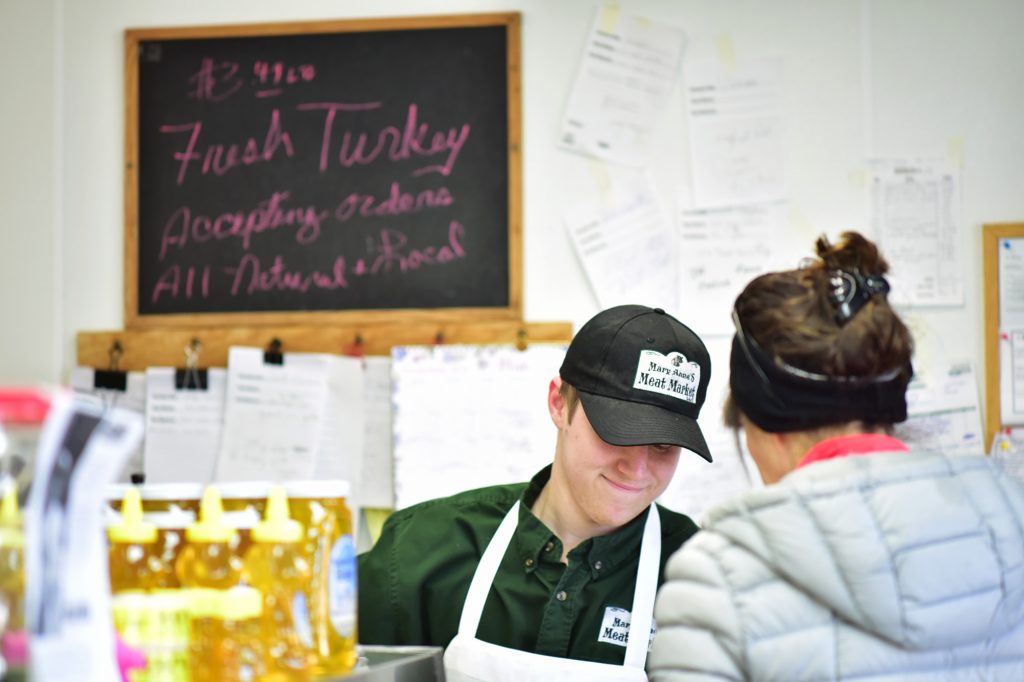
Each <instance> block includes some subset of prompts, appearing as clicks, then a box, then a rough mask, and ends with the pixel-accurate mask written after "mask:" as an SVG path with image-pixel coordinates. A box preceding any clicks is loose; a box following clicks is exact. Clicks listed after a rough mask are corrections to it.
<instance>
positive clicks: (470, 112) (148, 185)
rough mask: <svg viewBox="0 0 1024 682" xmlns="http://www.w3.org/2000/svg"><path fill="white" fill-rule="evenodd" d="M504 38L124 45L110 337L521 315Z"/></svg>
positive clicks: (168, 32)
mask: <svg viewBox="0 0 1024 682" xmlns="http://www.w3.org/2000/svg"><path fill="white" fill-rule="evenodd" d="M518 31H519V16H518V14H493V15H465V16H448V17H415V18H406V19H379V20H363V21H352V22H317V23H305V24H272V25H271V24H268V25H250V26H220V27H194V28H168V29H142V30H129V31H127V32H126V84H127V85H126V91H127V92H126V95H127V99H126V104H127V109H128V115H127V118H128V121H127V125H126V130H127V143H126V156H127V159H126V160H127V163H126V192H125V204H126V220H125V223H126V229H125V234H126V239H125V249H126V254H125V262H126V278H125V280H126V295H125V300H126V316H125V318H126V325H127V326H129V327H145V326H164V325H169V326H175V325H177V324H180V325H196V324H205V325H221V324H238V323H257V324H259V323H268V324H269V323H288V322H301V323H308V322H310V321H311V320H317V319H318V318H322V319H323V320H324V321H328V320H330V319H333V318H338V319H340V320H343V321H352V320H368V321H374V320H377V319H381V320H383V319H387V320H389V321H394V319H395V315H396V314H397V313H401V314H406V315H411V316H413V317H416V318H421V319H422V318H427V319H455V320H458V319H474V320H479V319H519V318H521V308H522V305H521V272H520V270H521V226H520V225H519V220H520V215H521V208H520V205H519V204H520V202H521V190H520V182H521V180H520V177H519V176H520V160H519V121H520V115H519V67H518V64H519V33H518Z"/></svg>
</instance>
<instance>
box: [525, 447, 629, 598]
mask: <svg viewBox="0 0 1024 682" xmlns="http://www.w3.org/2000/svg"><path fill="white" fill-rule="evenodd" d="M550 479H551V465H550V464H549V465H548V466H546V467H544V468H543V469H541V470H540V471H539V472H537V474H536V475H535V476H534V477H533V478H532V479H531V480H530V483H529V485H527V487H526V490H525V491H524V492H523V496H522V497H521V498H520V504H519V526H518V528H517V529H516V534H515V543H516V551H517V552H518V554H519V558H520V561H521V563H522V566H523V567H524V569H525V570H526V572H527V573H532V572H533V571H535V570H536V569H537V566H538V564H539V563H540V562H541V561H545V562H552V563H560V562H561V560H562V541H561V540H559V539H558V537H557V536H556V535H555V534H554V533H553V532H551V530H550V529H549V528H548V527H547V526H545V525H544V523H543V522H541V520H540V519H538V518H537V517H536V516H535V515H534V514H533V512H532V511H531V509H532V508H533V505H534V503H535V502H536V501H537V498H538V497H539V496H540V493H541V491H542V490H544V486H545V485H547V483H548V481H549V480H550ZM646 519H647V512H646V511H644V512H643V513H641V514H640V515H638V516H637V517H636V518H635V519H633V520H632V521H630V522H629V523H627V524H626V525H625V526H623V527H622V528H620V529H619V530H617V531H614V532H612V533H609V534H608V535H600V536H597V537H593V538H590V539H589V540H585V541H584V542H582V543H580V544H579V545H578V546H577V547H575V548H574V549H573V550H572V551H571V552H569V558H570V560H572V561H583V562H586V563H587V564H588V566H589V567H590V572H591V574H592V576H593V577H594V578H595V579H596V578H598V577H600V576H602V575H608V574H609V573H610V572H611V569H613V568H614V567H615V566H617V565H618V564H621V563H623V562H625V561H627V560H630V559H635V558H636V557H637V556H639V549H640V542H641V540H642V539H643V530H644V521H645V520H646Z"/></svg>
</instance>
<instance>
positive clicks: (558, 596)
mask: <svg viewBox="0 0 1024 682" xmlns="http://www.w3.org/2000/svg"><path fill="white" fill-rule="evenodd" d="M568 598H569V595H567V594H566V593H565V590H562V591H560V592H559V593H558V594H556V595H555V599H557V600H558V601H565V600H566V599H568Z"/></svg>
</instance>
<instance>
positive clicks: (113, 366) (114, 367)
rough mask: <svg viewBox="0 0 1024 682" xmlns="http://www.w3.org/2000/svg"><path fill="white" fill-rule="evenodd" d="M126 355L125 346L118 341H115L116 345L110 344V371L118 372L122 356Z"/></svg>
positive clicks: (108, 353)
mask: <svg viewBox="0 0 1024 682" xmlns="http://www.w3.org/2000/svg"><path fill="white" fill-rule="evenodd" d="M122 355H124V346H122V345H121V342H120V341H118V340H117V339H114V343H112V344H110V350H109V351H107V357H108V358H109V361H110V366H109V367H108V369H109V370H110V371H111V372H116V371H118V366H119V365H120V364H121V356H122Z"/></svg>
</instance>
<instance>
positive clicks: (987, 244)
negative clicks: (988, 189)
mask: <svg viewBox="0 0 1024 682" xmlns="http://www.w3.org/2000/svg"><path fill="white" fill-rule="evenodd" d="M1021 237H1024V223H1002V224H992V225H984V226H982V233H981V239H982V243H981V256H982V277H983V280H984V281H983V283H982V284H983V289H984V299H985V320H984V331H985V444H986V446H987V445H989V444H991V443H992V439H993V438H995V435H996V433H998V432H999V430H1000V429H1002V428H1003V423H1002V407H1003V405H1002V392H1001V391H1000V386H999V374H1000V372H999V328H1000V326H1001V322H1002V321H1001V320H1000V319H999V293H1000V292H999V240H1000V239H1007V238H1009V239H1015V238H1021Z"/></svg>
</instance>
